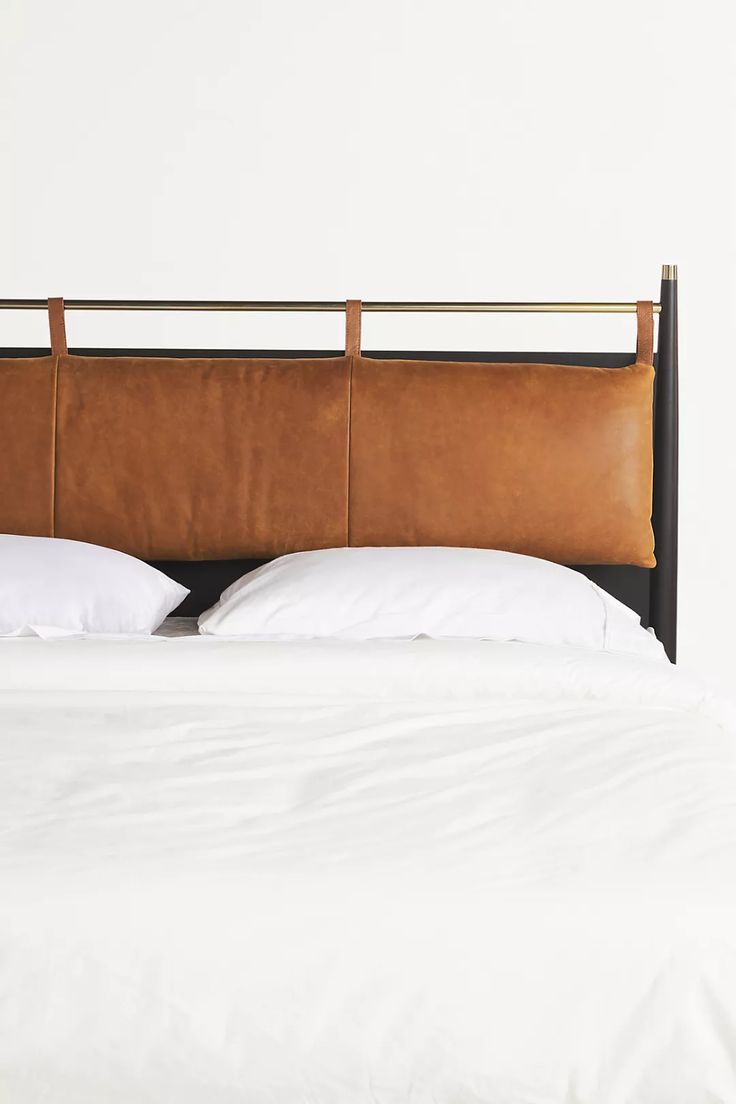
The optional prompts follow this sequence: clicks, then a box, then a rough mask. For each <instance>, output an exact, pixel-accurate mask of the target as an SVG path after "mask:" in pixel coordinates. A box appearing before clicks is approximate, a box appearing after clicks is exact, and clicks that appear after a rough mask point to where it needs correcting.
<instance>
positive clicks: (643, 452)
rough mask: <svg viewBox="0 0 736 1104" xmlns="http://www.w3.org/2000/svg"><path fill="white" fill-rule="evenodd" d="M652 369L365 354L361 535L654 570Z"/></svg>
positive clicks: (357, 495) (360, 397) (357, 399)
mask: <svg viewBox="0 0 736 1104" xmlns="http://www.w3.org/2000/svg"><path fill="white" fill-rule="evenodd" d="M653 381H654V369H653V368H652V367H651V365H647V364H635V365H632V366H631V367H627V368H615V369H611V368H581V367H577V366H565V365H549V364H473V363H458V362H438V361H404V360H390V361H380V360H372V359H368V358H365V359H357V360H356V361H355V363H354V367H353V381H352V416H351V453H350V530H349V541H350V544H353V545H379V546H380V545H437V544H442V545H469V546H474V547H479V548H499V549H504V550H506V551H510V552H521V553H525V554H526V555H530V556H538V557H540V558H542V559H547V560H555V561H557V562H560V563H579V564H586V563H593V564H605V563H618V564H637V565H640V566H643V567H652V566H654V563H655V559H654V535H653V532H652V526H651V520H650V519H651V512H652V399H653V393H652V392H653Z"/></svg>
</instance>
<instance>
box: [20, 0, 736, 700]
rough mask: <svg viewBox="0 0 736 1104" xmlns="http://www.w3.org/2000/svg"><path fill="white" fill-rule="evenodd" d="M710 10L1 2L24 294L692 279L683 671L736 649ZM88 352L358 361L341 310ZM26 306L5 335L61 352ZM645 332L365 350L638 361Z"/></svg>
mask: <svg viewBox="0 0 736 1104" xmlns="http://www.w3.org/2000/svg"><path fill="white" fill-rule="evenodd" d="M730 8H731V5H729V4H726V3H713V2H712V0H706V2H701V3H699V4H697V5H693V4H692V3H691V2H690V0H688V2H687V3H683V2H681V0H667V2H665V0H657V2H646V0H644V2H642V0H621V2H619V3H618V4H616V5H600V4H593V3H590V2H589V0H558V2H557V3H554V4H552V3H549V2H547V0H515V2H514V3H507V2H500V0H493V2H485V3H484V2H481V0H452V2H446V0H445V2H441V3H440V2H437V0H428V2H427V0H370V2H368V3H366V2H363V3H356V2H338V0H311V2H309V3H298V2H296V0H289V2H282V3H267V2H266V0H262V2H260V3H258V2H255V0H245V2H242V0H241V2H238V0H210V2H209V3H207V4H203V3H200V2H197V3H194V2H191V0H145V2H142V0H128V2H127V3H126V4H124V5H109V4H104V3H99V0H65V3H64V4H57V3H52V2H51V0H46V2H43V3H40V2H34V0H4V3H3V5H2V14H1V18H2V34H1V37H0V92H1V104H0V110H1V112H2V115H1V117H0V135H1V140H2V146H1V150H0V156H1V158H2V165H1V169H2V171H0V204H1V207H0V209H1V210H2V224H1V225H2V241H1V242H0V277H1V279H0V294H2V295H7V296H46V295H65V296H67V297H74V296H79V297H98V298H107V297H122V296H127V297H181V298H189V297H202V298H217V297H222V298H263V299H269V298H284V299H289V298H336V299H344V298H345V297H347V296H351V297H352V296H355V297H362V298H365V299H382V298H386V299H392V298H396V299H413V298H416V299H435V298H436V299H443V298H447V299H464V298H467V299H549V298H552V299H602V300H605V299H627V300H632V299H636V298H648V297H653V298H656V296H657V294H658V287H659V269H660V265H661V263H662V262H675V263H678V264H679V266H680V276H681V279H680V309H681V387H682V426H681V435H682V453H681V466H682V471H681V576H680V578H681V586H680V609H681V618H680V641H681V643H680V658H681V662H682V664H683V665H684V666H686V667H689V668H691V669H694V670H696V671H700V672H704V673H708V674H710V675H712V676H715V677H716V678H718V679H719V680H720V681H723V682H726V683H730V682H731V681H732V667H733V662H734V658H736V646H735V645H734V643H733V641H734V632H735V631H736V569H735V568H734V564H733V560H734V546H735V544H736V505H734V493H733V488H734V486H735V485H736V449H735V448H734V438H735V437H736V414H735V411H736V355H735V348H736V346H735V343H734V339H733V337H732V334H731V324H732V323H731V320H732V305H733V303H734V294H735V292H736V287H734V284H735V282H736V281H734V275H733V273H734V261H735V260H736V257H735V256H734V254H735V253H736V249H735V235H734V220H733V210H734V195H735V194H736V192H735V191H734V184H735V183H736V180H735V179H734V176H735V175H736V174H735V173H734V159H733V151H734V133H733V126H734V124H733V118H734V108H735V107H736V103H735V102H734V100H735V98H736V97H735V96H734V79H733V70H734V62H735V61H736V58H734V51H733V38H734V28H733V25H732V23H731V18H730ZM68 332H69V340H70V343H71V344H77V345H78V344H82V345H94V344H102V345H114V344H121V345H125V344H138V345H140V344H152V345H157V344H163V345H166V344H168V345H184V346H207V345H209V346H216V345H223V346H228V345H230V346H240V347H248V346H250V347H258V346H274V345H276V346H289V345H294V346H303V347H304V346H309V345H313V346H318V347H324V346H325V345H326V346H328V347H334V346H339V344H340V342H341V341H342V320H341V319H340V318H339V317H338V316H304V315H298V316H289V317H288V318H284V317H283V316H279V317H269V316H227V317H223V316H211V315H210V316H208V315H174V316H172V315H158V316H143V315H111V316H101V315H89V314H88V315H81V314H73V315H71V316H70V317H69V318H68ZM46 340H47V338H46V328H45V320H44V318H43V317H42V316H40V315H31V314H24V315H21V314H8V313H4V314H2V315H0V344H1V345H15V344H45V342H46ZM633 341H634V333H633V319H632V318H630V317H628V316H621V317H595V318H590V317H554V316H553V317H544V318H536V317H535V318H529V317H524V318H518V317H517V318H510V317H502V316H485V317H460V316H456V317H442V316H439V317H423V316H401V317H379V316H371V317H369V318H368V319H367V321H366V324H365V334H364V346H365V347H366V348H370V347H379V348H380V347H396V348H407V349H421V348H447V349H463V348H465V349H472V348H484V347H485V348H498V349H502V348H510V349H513V348H522V347H525V348H539V349H560V350H564V349H565V348H577V349H585V348H589V349H603V348H620V349H626V348H632V347H633Z"/></svg>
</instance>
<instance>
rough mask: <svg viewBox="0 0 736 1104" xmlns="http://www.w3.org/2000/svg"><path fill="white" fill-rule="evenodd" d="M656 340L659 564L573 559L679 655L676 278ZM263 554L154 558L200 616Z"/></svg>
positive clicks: (575, 360)
mask: <svg viewBox="0 0 736 1104" xmlns="http://www.w3.org/2000/svg"><path fill="white" fill-rule="evenodd" d="M660 303H661V313H660V314H659V333H658V343H657V345H658V347H657V353H656V356H655V368H656V377H655V395H654V486H653V499H652V523H653V526H654V534H655V542H656V557H657V565H656V567H654V568H642V567H630V566H622V565H611V564H595V565H591V564H585V565H573V566H576V569H577V570H579V571H582V572H584V574H585V575H587V576H588V578H590V579H592V580H593V581H594V582H596V583H598V584H599V585H600V586H602V587H603V588H604V589H605V590H607V591H608V592H609V593H610V594H613V595H614V596H615V597H616V598H618V599H619V600H620V601H622V602H624V603H625V604H626V605H627V606H630V607H631V608H632V609H634V610H635V611H636V612H637V613H638V614H639V616H640V617H641V619H642V622H643V624H645V625H646V626H651V627H652V628H653V629H654V631H655V632H656V634H657V636H658V638H659V639H660V640H661V641H662V644H663V645H664V647H665V650H666V652H667V655H668V656H669V658H670V659H671V660H672V661H673V662H674V661H675V657H676V652H677V498H678V352H677V280H676V278H670V277H669V276H668V275H665V276H664V277H663V279H662V285H661V294H660ZM70 352H71V353H78V354H81V355H86V356H153V357H155V356H166V357H180V358H185V357H208V358H221V357H249V358H250V357H254V358H258V357H264V358H265V357H272V358H274V357H278V358H300V359H301V358H305V357H332V356H342V355H344V354H343V350H335V349H333V350H293V349H288V350H285V349H237V350H233V349H207V350H203V349H82V348H76V349H70ZM45 355H48V349H47V348H46V349H43V348H41V349H39V348H36V349H31V348H25V349H19V348H15V349H0V357H31V356H45ZM362 355H363V356H366V357H376V358H380V359H385V360H388V359H411V360H450V361H451V360H459V361H476V362H479V363H494V362H514V361H518V362H520V363H549V364H579V365H594V366H600V367H604V368H621V367H624V366H625V365H627V364H631V363H633V361H634V356H633V355H632V354H630V353H628V354H627V353H560V352H555V353H539V352H518V353H511V352H499V353H492V352H480V353H479V352H447V351H442V352H425V351H416V352H409V351H406V350H402V351H396V350H385V349H382V350H378V351H372V352H364V353H363V354H362ZM264 562H265V561H263V560H253V559H248V560H245V559H243V560H211V561H201V562H184V561H170V560H167V561H156V563H155V566H156V567H159V568H161V569H162V570H163V571H165V572H166V574H168V575H170V576H171V577H172V578H175V579H177V580H178V581H179V582H181V583H183V584H184V585H185V586H186V587H188V588H189V589H190V591H191V594H190V595H189V597H188V598H187V599H185V601H184V602H183V603H182V605H181V606H180V607H179V610H178V611H177V612H178V613H180V614H182V615H192V616H194V615H196V614H199V613H201V612H202V611H203V610H205V609H207V608H208V606H210V605H212V603H213V602H215V601H216V600H217V598H218V597H219V596H220V593H221V592H222V591H223V590H224V588H225V587H226V586H228V585H229V584H230V583H232V582H234V581H235V579H237V578H238V577H239V576H240V575H242V574H244V572H246V571H248V570H252V569H253V568H254V567H258V566H259V565H260V564H262V563H264Z"/></svg>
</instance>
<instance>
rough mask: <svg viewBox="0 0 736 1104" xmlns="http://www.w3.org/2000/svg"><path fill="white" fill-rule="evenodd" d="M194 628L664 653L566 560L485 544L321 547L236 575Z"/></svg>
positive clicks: (275, 635) (280, 636)
mask: <svg viewBox="0 0 736 1104" xmlns="http://www.w3.org/2000/svg"><path fill="white" fill-rule="evenodd" d="M199 631H200V632H201V633H207V634H212V635H215V636H239V637H246V638H248V639H251V640H304V639H314V638H316V637H333V638H337V639H341V640H372V639H376V638H413V637H417V636H430V637H465V638H473V639H481V640H520V641H527V642H529V643H535V644H574V645H580V646H582V647H587V648H596V649H598V650H608V651H619V652H629V653H634V654H640V655H650V656H659V657H663V656H664V650H663V648H662V646H661V644H660V643H659V642H658V641H657V640H656V638H655V637H654V636H653V635H652V634H651V633H649V632H647V631H646V630H645V629H643V628H642V626H641V624H640V622H639V618H638V617H637V615H636V614H635V613H633V611H632V610H630V609H628V607H626V606H624V605H622V604H621V603H620V602H618V601H616V599H615V598H612V597H611V596H610V595H609V594H606V592H605V591H603V590H601V589H600V588H599V587H597V586H595V584H594V583H591V582H590V580H589V579H587V578H586V577H585V576H584V575H582V574H580V573H579V572H577V571H573V570H572V569H571V568H567V567H562V566H560V565H559V564H554V563H549V562H548V561H547V560H538V559H534V558H533V557H531V556H520V555H516V554H515V553H512V552H496V551H492V550H489V549H484V548H326V549H322V550H320V551H317V552H296V553H294V554H293V555H290V556H282V557H281V558H280V559H277V560H274V561H273V562H272V563H269V564H266V565H265V566H264V567H259V568H258V569H257V570H256V571H251V572H249V574H247V575H244V576H243V577H242V578H240V579H238V581H237V582H235V583H233V584H232V586H229V587H228V588H227V590H225V591H224V592H223V594H222V595H221V597H220V600H219V601H218V602H217V603H216V604H215V605H214V606H213V607H212V608H211V609H209V610H207V612H206V613H203V614H202V616H201V617H200V618H199Z"/></svg>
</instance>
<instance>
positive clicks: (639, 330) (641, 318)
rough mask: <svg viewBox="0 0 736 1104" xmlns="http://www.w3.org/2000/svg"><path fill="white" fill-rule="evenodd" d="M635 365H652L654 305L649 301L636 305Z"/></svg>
mask: <svg viewBox="0 0 736 1104" xmlns="http://www.w3.org/2000/svg"><path fill="white" fill-rule="evenodd" d="M636 363H637V364H654V304H653V303H652V302H651V300H649V299H644V300H640V301H639V302H638V303H637V304H636Z"/></svg>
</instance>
